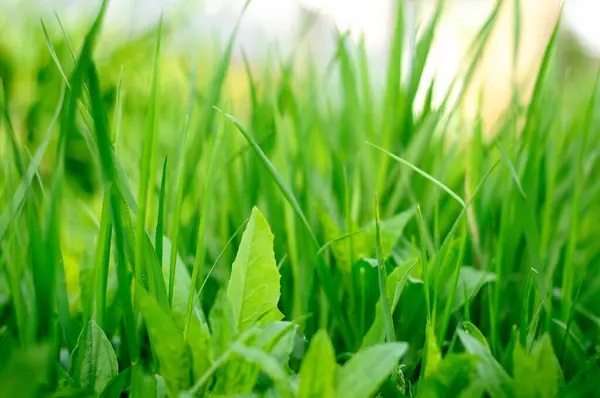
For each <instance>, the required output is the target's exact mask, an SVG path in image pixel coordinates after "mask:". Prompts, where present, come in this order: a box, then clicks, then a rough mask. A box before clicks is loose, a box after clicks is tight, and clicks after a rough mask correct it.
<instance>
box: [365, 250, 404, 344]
mask: <svg viewBox="0 0 600 398" xmlns="http://www.w3.org/2000/svg"><path fill="white" fill-rule="evenodd" d="M414 265H415V261H414V260H413V261H407V262H405V263H403V264H401V265H400V266H398V267H396V268H394V270H393V271H392V272H391V273H390V274H389V275H388V278H387V299H388V301H389V302H390V307H391V311H392V313H394V310H395V309H396V306H397V305H398V301H399V300H400V295H401V294H402V290H403V289H404V286H405V285H406V281H407V280H408V277H409V276H410V271H411V270H412V268H413V266H414ZM384 338H385V325H384V322H383V310H382V309H381V302H380V301H377V306H376V308H375V320H374V321H373V324H372V325H371V327H370V328H369V330H368V332H367V333H366V334H365V337H364V338H363V342H362V348H363V349H364V348H366V347H370V346H373V345H375V344H378V343H381V342H382V341H384Z"/></svg>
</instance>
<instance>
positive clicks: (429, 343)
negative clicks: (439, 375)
mask: <svg viewBox="0 0 600 398" xmlns="http://www.w3.org/2000/svg"><path fill="white" fill-rule="evenodd" d="M425 353H426V354H425V355H426V357H425V377H428V376H429V375H431V374H432V373H433V372H435V370H436V369H437V368H438V366H439V365H440V362H441V361H442V353H441V352H440V348H439V347H438V345H437V338H436V337H435V331H434V330H433V325H432V324H431V323H429V322H428V323H427V326H426V327H425Z"/></svg>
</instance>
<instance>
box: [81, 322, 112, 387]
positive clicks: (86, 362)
mask: <svg viewBox="0 0 600 398" xmlns="http://www.w3.org/2000/svg"><path fill="white" fill-rule="evenodd" d="M118 373H119V364H118V363H117V355H116V354H115V350H114V349H113V347H112V345H111V344H110V341H109V340H108V338H107V337H106V335H105V334H104V331H103V330H102V329H101V328H100V327H99V326H98V325H97V324H96V322H94V321H92V320H90V321H89V322H88V324H87V325H86V326H85V327H84V328H83V329H82V331H81V334H80V335H79V339H77V346H76V347H75V350H74V351H73V353H72V354H71V375H72V376H73V378H74V380H75V381H76V382H78V383H79V385H80V386H81V387H82V388H85V389H90V390H93V391H94V392H95V393H96V394H100V393H101V392H102V391H104V389H105V388H106V386H107V385H108V383H109V382H110V381H111V380H112V378H113V377H115V376H116V375H117V374H118Z"/></svg>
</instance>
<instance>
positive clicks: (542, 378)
mask: <svg viewBox="0 0 600 398" xmlns="http://www.w3.org/2000/svg"><path fill="white" fill-rule="evenodd" d="M513 374H514V389H515V393H518V395H519V396H522V397H538V398H551V397H555V396H557V393H558V389H559V384H560V383H561V379H562V375H561V370H560V364H559V362H558V359H557V358H556V356H555V355H554V349H553V348H552V341H551V340H550V336H549V335H548V334H544V335H543V336H542V338H541V339H539V340H538V341H536V342H535V343H534V345H533V348H532V350H531V353H529V354H528V353H527V352H526V351H525V349H524V348H522V347H521V345H520V344H516V345H515V349H514V352H513Z"/></svg>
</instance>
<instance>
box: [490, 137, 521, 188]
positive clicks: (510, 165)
mask: <svg viewBox="0 0 600 398" xmlns="http://www.w3.org/2000/svg"><path fill="white" fill-rule="evenodd" d="M496 147H497V148H498V150H499V151H500V153H501V154H502V160H504V163H506V166H507V167H508V170H509V171H510V175H511V177H512V179H513V180H514V181H515V184H517V187H518V188H519V192H520V193H521V196H523V199H527V197H526V196H525V191H524V190H523V186H522V185H521V180H520V179H519V174H518V173H517V170H516V169H515V166H514V165H513V163H512V162H511V161H510V159H509V158H508V154H507V153H506V151H505V150H504V148H502V146H501V145H500V143H499V142H498V141H496Z"/></svg>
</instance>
